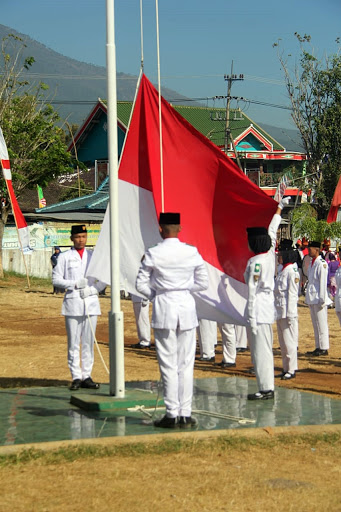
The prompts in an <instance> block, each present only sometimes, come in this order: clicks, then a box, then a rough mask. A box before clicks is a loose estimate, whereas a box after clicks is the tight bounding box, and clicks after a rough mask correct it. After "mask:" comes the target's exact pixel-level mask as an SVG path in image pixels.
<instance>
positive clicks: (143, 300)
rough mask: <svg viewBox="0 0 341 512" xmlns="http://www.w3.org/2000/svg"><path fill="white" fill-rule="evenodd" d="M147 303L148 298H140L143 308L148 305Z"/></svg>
mask: <svg viewBox="0 0 341 512" xmlns="http://www.w3.org/2000/svg"><path fill="white" fill-rule="evenodd" d="M148 304H149V300H148V299H142V300H141V305H142V307H143V308H144V307H146V306H148Z"/></svg>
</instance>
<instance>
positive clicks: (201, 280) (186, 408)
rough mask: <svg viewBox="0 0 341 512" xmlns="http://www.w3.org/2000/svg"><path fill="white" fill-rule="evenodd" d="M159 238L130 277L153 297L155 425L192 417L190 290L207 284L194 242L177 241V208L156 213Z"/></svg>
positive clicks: (187, 422)
mask: <svg viewBox="0 0 341 512" xmlns="http://www.w3.org/2000/svg"><path fill="white" fill-rule="evenodd" d="M159 224H160V226H159V230H160V234H161V237H162V238H163V241H162V242H161V243H159V244H157V245H156V246H155V247H152V248H150V249H148V250H147V251H146V253H145V255H144V257H143V259H142V263H141V266H140V269H139V272H138V275H137V279H136V289H137V291H138V292H140V293H141V294H143V295H144V296H145V297H147V298H148V299H149V300H153V301H154V304H153V314H152V327H153V328H154V338H155V347H156V353H157V357H158V362H159V367H160V373H161V378H162V382H163V394H164V402H165V406H166V414H165V416H163V418H161V419H160V420H156V421H154V425H155V426H156V427H161V428H175V427H177V426H179V427H181V428H187V427H192V426H194V425H195V424H196V420H195V418H193V417H192V398H193V367H194V358H195V348H196V327H197V326H198V318H197V313H196V307H195V300H194V297H193V296H192V293H193V292H198V291H200V290H205V289H206V288H207V287H208V275H207V271H206V266H205V263H204V260H203V259H202V257H201V256H200V254H199V253H198V250H197V249H196V247H193V246H190V245H187V244H185V243H182V242H180V240H179V239H178V235H179V232H180V230H181V226H180V214H179V213H172V212H169V213H160V217H159Z"/></svg>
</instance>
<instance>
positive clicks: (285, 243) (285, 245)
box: [278, 238, 293, 251]
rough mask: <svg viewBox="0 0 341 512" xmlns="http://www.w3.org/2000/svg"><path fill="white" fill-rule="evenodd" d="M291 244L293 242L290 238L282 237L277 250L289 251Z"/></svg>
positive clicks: (291, 247)
mask: <svg viewBox="0 0 341 512" xmlns="http://www.w3.org/2000/svg"><path fill="white" fill-rule="evenodd" d="M292 244H293V242H292V240H290V239H289V238H283V240H281V241H280V242H279V245H278V250H279V251H290V250H292V249H293V246H292Z"/></svg>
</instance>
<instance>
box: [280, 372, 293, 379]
mask: <svg viewBox="0 0 341 512" xmlns="http://www.w3.org/2000/svg"><path fill="white" fill-rule="evenodd" d="M295 377H296V375H295V373H290V372H286V373H285V374H284V375H282V377H281V380H290V379H294V378H295Z"/></svg>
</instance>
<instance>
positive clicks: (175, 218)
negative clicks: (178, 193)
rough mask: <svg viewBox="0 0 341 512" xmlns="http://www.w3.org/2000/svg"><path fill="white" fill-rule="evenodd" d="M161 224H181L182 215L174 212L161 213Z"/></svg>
mask: <svg viewBox="0 0 341 512" xmlns="http://www.w3.org/2000/svg"><path fill="white" fill-rule="evenodd" d="M159 224H180V213H173V212H162V213H160V216H159Z"/></svg>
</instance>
